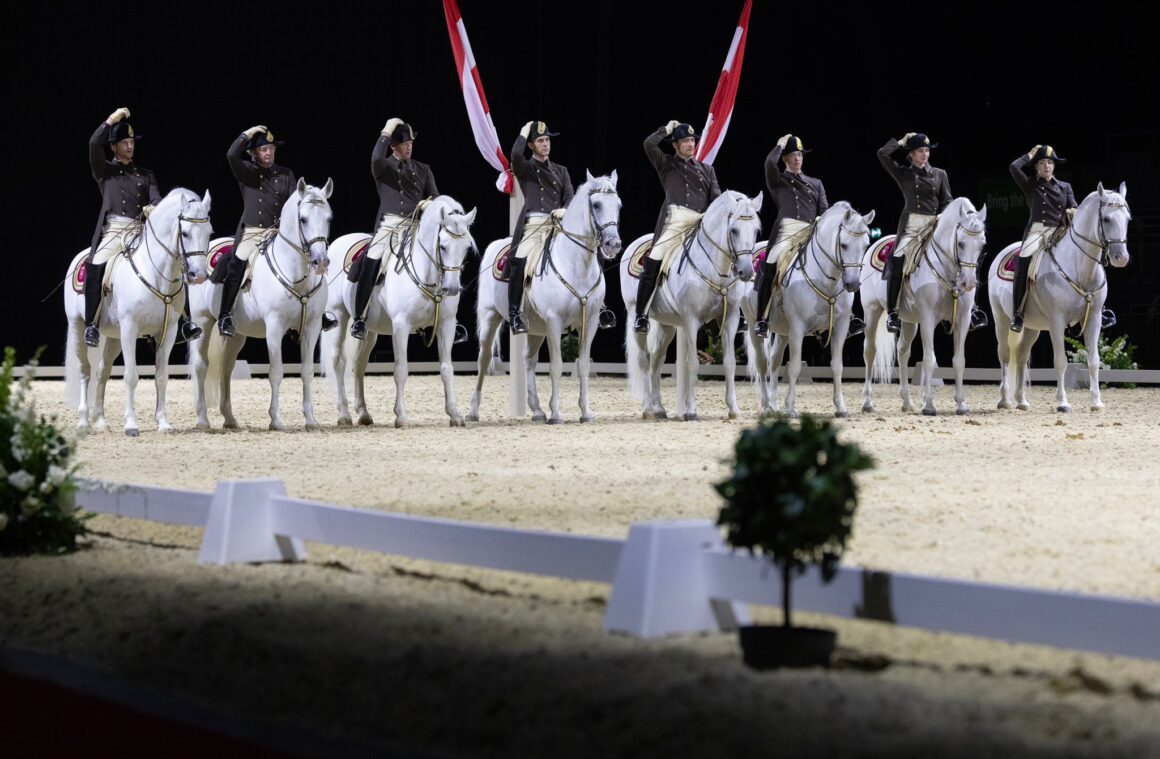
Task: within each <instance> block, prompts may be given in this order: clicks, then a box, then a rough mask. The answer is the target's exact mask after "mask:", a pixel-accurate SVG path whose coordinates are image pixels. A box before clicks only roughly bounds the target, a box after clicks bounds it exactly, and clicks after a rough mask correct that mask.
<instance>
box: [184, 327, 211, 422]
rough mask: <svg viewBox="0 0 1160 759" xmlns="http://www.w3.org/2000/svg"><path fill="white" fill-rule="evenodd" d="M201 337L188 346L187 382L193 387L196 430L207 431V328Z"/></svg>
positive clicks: (208, 332) (208, 338) (208, 337)
mask: <svg viewBox="0 0 1160 759" xmlns="http://www.w3.org/2000/svg"><path fill="white" fill-rule="evenodd" d="M202 329H203V330H204V332H203V333H202V336H201V337H199V338H197V339H196V340H194V341H193V343H192V344H191V345H190V346H189V368H190V372H189V374H190V377H189V381H190V382H191V383H192V385H193V407H194V411H195V412H196V413H197V428H198V429H199V430H208V429H209V414H208V413H207V411H206V406H205V376H206V373H207V372H208V371H209V341H210V340H211V339H212V338H211V336H210V331H209V329H208V327H203V328H202Z"/></svg>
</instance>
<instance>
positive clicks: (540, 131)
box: [528, 121, 560, 142]
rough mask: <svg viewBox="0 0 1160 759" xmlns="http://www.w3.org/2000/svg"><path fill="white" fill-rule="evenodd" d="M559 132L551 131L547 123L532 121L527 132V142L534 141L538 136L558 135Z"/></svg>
mask: <svg viewBox="0 0 1160 759" xmlns="http://www.w3.org/2000/svg"><path fill="white" fill-rule="evenodd" d="M559 136H560V133H559V132H551V131H549V130H548V125H547V124H545V123H544V122H542V121H533V122H532V130H531V131H530V132H528V142H535V141H536V140H537V139H539V138H540V137H559Z"/></svg>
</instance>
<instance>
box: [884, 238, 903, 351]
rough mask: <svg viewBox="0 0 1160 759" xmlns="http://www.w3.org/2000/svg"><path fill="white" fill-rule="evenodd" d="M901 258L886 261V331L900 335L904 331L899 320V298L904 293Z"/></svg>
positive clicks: (892, 257)
mask: <svg viewBox="0 0 1160 759" xmlns="http://www.w3.org/2000/svg"><path fill="white" fill-rule="evenodd" d="M904 263H905V261H904V259H902V258H901V257H899V258H895V257H894V256H891V257H890V258H887V259H886V331H887V332H893V333H894V334H896V335H897V334H898V333H899V332H901V331H902V320H901V319H899V318H898V296H899V294H901V293H902V267H903V265H904Z"/></svg>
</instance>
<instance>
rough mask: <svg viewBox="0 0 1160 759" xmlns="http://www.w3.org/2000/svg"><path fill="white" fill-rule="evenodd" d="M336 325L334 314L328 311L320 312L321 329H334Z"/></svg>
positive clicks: (336, 320) (324, 330)
mask: <svg viewBox="0 0 1160 759" xmlns="http://www.w3.org/2000/svg"><path fill="white" fill-rule="evenodd" d="M337 326H338V319H335V318H334V315H333V314H331V313H330V312H329V311H323V312H322V331H323V332H326V331H327V330H328V329H334V328H335V327H337Z"/></svg>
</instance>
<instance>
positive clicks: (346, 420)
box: [338, 416, 354, 427]
mask: <svg viewBox="0 0 1160 759" xmlns="http://www.w3.org/2000/svg"><path fill="white" fill-rule="evenodd" d="M338 426H339V427H353V426H354V422H352V421H351V419H350V417H349V416H340V417H339V418H338Z"/></svg>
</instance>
